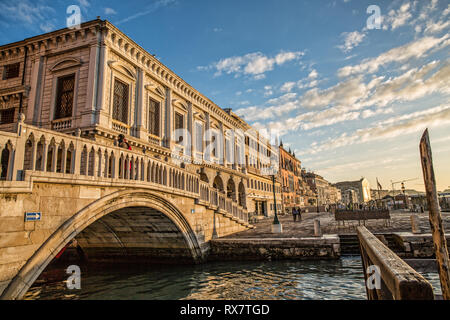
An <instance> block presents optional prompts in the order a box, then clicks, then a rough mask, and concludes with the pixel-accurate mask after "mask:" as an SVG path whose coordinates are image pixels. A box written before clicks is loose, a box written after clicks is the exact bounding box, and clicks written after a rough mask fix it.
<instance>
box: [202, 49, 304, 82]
mask: <svg viewBox="0 0 450 320" xmlns="http://www.w3.org/2000/svg"><path fill="white" fill-rule="evenodd" d="M303 55H304V53H303V52H300V51H295V52H294V51H293V52H281V53H279V54H277V55H275V57H269V56H266V55H264V54H263V53H261V52H254V53H248V54H246V55H243V56H234V57H228V58H224V59H221V60H219V61H218V62H215V63H213V64H212V65H210V66H209V67H207V68H210V69H211V68H212V69H215V70H216V73H215V75H216V76H220V75H222V74H223V73H225V74H235V75H241V74H244V75H250V76H253V77H255V78H256V79H261V78H262V77H263V74H264V73H266V72H268V71H272V70H273V69H274V67H275V66H281V65H283V64H285V63H286V62H289V61H295V60H299V59H300V58H301V57H302V56H303ZM205 69H206V68H205V67H202V70H205Z"/></svg>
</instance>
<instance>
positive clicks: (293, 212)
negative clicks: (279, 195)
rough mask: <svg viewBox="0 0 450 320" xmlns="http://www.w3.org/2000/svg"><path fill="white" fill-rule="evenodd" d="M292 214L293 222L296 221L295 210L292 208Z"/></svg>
mask: <svg viewBox="0 0 450 320" xmlns="http://www.w3.org/2000/svg"><path fill="white" fill-rule="evenodd" d="M292 216H293V217H294V222H295V221H297V210H296V209H295V208H292Z"/></svg>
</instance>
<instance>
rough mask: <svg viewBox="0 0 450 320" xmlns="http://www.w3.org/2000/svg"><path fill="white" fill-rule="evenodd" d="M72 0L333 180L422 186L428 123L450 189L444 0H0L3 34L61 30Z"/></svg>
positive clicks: (448, 12) (9, 37)
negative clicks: (422, 146)
mask: <svg viewBox="0 0 450 320" xmlns="http://www.w3.org/2000/svg"><path fill="white" fill-rule="evenodd" d="M70 5H78V6H79V7H80V9H81V14H82V21H88V20H92V19H95V18H96V17H97V16H100V17H101V18H102V19H107V20H109V21H110V22H112V23H113V24H114V25H116V26H117V27H118V28H119V29H120V30H122V31H123V32H125V33H126V34H127V35H128V36H129V37H130V38H131V39H133V40H134V41H136V42H137V43H138V44H139V45H140V46H141V47H143V48H144V49H146V50H147V51H148V52H150V53H151V54H155V55H156V57H157V58H158V59H159V60H160V61H161V62H162V63H164V64H165V65H166V66H167V67H169V68H170V69H172V70H173V71H174V72H175V73H177V74H178V75H179V76H181V77H182V78H183V79H184V80H185V81H186V82H188V83H189V84H190V85H192V86H193V87H194V88H196V89H197V90H198V91H200V92H201V93H202V94H204V95H205V96H207V97H208V98H210V99H211V100H212V101H214V102H215V103H216V104H217V105H219V106H220V107H222V108H232V109H233V111H234V112H235V113H236V114H238V115H239V116H241V117H242V118H243V119H245V120H246V121H247V122H249V123H250V124H252V125H253V126H255V127H256V128H258V129H260V130H263V131H264V130H265V131H267V130H271V131H272V133H273V132H275V133H277V134H279V135H280V137H281V139H282V141H283V144H284V146H285V147H286V148H291V149H292V151H295V154H296V156H297V157H298V158H299V159H300V160H301V161H302V166H303V167H304V168H306V169H307V170H309V171H314V172H316V173H318V174H321V175H323V176H324V177H325V178H326V179H327V180H329V181H331V182H338V181H344V180H356V179H360V178H361V177H366V178H368V179H369V181H370V183H371V186H372V187H373V188H376V179H377V178H378V180H379V181H380V183H381V185H382V187H383V188H384V189H387V188H391V181H394V182H397V181H401V180H409V179H411V180H409V181H407V182H406V183H405V185H406V188H408V189H417V190H423V189H424V187H423V174H422V170H421V165H420V157H419V147H418V145H419V141H420V137H421V135H422V133H423V131H424V129H425V128H429V132H430V140H431V145H432V150H433V160H434V166H435V173H436V180H437V185H438V189H439V190H444V189H447V188H450V100H449V97H450V55H449V45H450V35H449V33H450V32H449V31H450V22H449V21H450V4H449V1H448V0H392V1H374V0H369V1H364V0H309V1H307V0H304V1H301V0H291V1H289V0H246V1H235V0H227V1H222V0H214V1H211V0H156V1H137V0H133V1H132V0H129V1H114V0H109V1H94V0H70V1H64V0H52V1H50V0H34V1H31V0H14V1H12V0H0V44H6V43H10V42H14V41H19V40H22V39H24V38H27V37H31V36H35V35H37V34H41V33H44V32H50V31H52V30H57V29H60V28H64V27H65V25H66V19H67V17H68V16H69V15H70V14H68V13H67V12H66V11H67V8H68V6H70ZM373 5H376V6H377V7H376V8H375V9H374V7H373ZM378 13H379V15H378ZM395 187H396V188H399V184H397V185H396V186H395Z"/></svg>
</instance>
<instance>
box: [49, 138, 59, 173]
mask: <svg viewBox="0 0 450 320" xmlns="http://www.w3.org/2000/svg"><path fill="white" fill-rule="evenodd" d="M52 149H53V150H52V166H51V169H50V171H51V172H56V165H57V161H58V145H57V144H56V143H55V144H54V145H53V148H52Z"/></svg>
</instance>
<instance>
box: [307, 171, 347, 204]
mask: <svg viewBox="0 0 450 320" xmlns="http://www.w3.org/2000/svg"><path fill="white" fill-rule="evenodd" d="M304 176H305V180H306V182H307V183H308V185H309V187H310V189H311V190H312V191H313V192H314V195H315V196H316V199H315V202H314V204H313V205H315V206H329V205H335V204H337V203H339V202H341V192H340V190H338V188H336V187H335V186H334V185H332V184H331V183H330V182H328V181H327V180H326V179H324V178H323V177H322V176H320V175H318V174H315V173H314V172H306V171H305V173H304Z"/></svg>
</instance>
